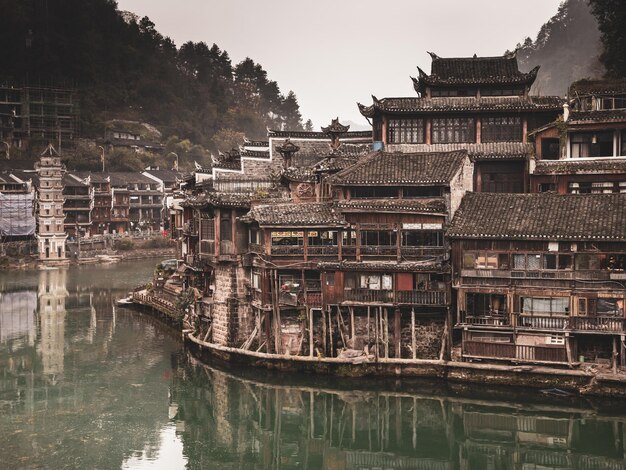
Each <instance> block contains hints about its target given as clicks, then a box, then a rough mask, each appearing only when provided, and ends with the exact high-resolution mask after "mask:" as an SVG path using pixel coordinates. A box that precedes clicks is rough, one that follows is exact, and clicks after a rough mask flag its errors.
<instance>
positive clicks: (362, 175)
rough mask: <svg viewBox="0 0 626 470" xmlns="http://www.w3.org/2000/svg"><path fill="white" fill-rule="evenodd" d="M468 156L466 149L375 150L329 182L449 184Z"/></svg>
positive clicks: (346, 183)
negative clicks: (429, 150)
mask: <svg viewBox="0 0 626 470" xmlns="http://www.w3.org/2000/svg"><path fill="white" fill-rule="evenodd" d="M465 158H467V151H466V150H455V151H453V152H442V153H436V152H429V153H386V152H373V153H372V154H371V155H370V156H369V157H367V158H365V159H364V160H362V161H361V162H359V163H357V164H356V165H353V166H352V167H350V168H347V169H345V170H342V171H340V172H339V173H337V174H336V175H334V176H333V177H331V179H330V181H331V182H332V184H336V185H341V186H346V185H369V184H376V185H385V186H398V185H432V184H447V183H449V182H450V180H452V178H453V177H454V175H455V174H456V173H457V172H458V171H459V169H460V168H461V166H462V165H463V160H464V159H465Z"/></svg>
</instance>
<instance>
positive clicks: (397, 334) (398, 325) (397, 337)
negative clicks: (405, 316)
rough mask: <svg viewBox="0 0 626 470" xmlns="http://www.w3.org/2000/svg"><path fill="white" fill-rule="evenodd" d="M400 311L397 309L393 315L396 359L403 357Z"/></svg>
mask: <svg viewBox="0 0 626 470" xmlns="http://www.w3.org/2000/svg"><path fill="white" fill-rule="evenodd" d="M401 320H402V317H401V313H400V309H399V308H397V307H396V309H395V311H394V315H393V336H394V338H395V340H396V359H399V358H400V357H402V324H401Z"/></svg>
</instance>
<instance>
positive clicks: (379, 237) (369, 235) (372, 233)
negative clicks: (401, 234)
mask: <svg viewBox="0 0 626 470" xmlns="http://www.w3.org/2000/svg"><path fill="white" fill-rule="evenodd" d="M396 240H397V233H396V232H393V231H391V230H361V245H365V246H394V245H395V244H396Z"/></svg>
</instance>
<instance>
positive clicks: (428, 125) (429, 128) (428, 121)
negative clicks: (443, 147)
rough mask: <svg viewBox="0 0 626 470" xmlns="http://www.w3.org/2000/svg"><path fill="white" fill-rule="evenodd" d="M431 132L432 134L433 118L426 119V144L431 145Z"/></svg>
mask: <svg viewBox="0 0 626 470" xmlns="http://www.w3.org/2000/svg"><path fill="white" fill-rule="evenodd" d="M431 134H432V120H431V119H430V118H427V119H426V135H425V136H424V137H426V138H425V139H424V141H425V143H426V145H430V144H431V137H430V136H431Z"/></svg>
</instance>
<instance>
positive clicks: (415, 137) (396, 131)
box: [387, 119, 424, 144]
mask: <svg viewBox="0 0 626 470" xmlns="http://www.w3.org/2000/svg"><path fill="white" fill-rule="evenodd" d="M387 142H388V143H390V144H423V143H424V120H423V119H390V120H389V124H388V130H387Z"/></svg>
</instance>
